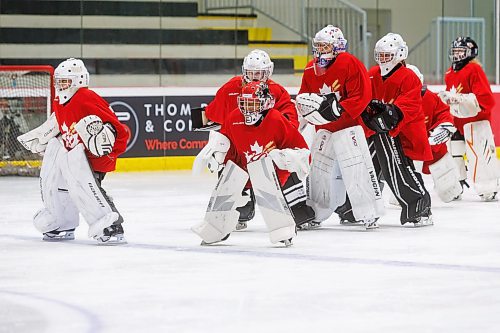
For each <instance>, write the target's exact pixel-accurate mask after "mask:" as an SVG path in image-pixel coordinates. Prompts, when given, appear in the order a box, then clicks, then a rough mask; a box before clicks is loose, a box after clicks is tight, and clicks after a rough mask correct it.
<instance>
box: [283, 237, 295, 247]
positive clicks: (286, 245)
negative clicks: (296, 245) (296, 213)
mask: <svg viewBox="0 0 500 333" xmlns="http://www.w3.org/2000/svg"><path fill="white" fill-rule="evenodd" d="M280 243H283V244H284V245H285V247H290V246H292V245H293V243H292V238H289V239H285V240H282V241H280Z"/></svg>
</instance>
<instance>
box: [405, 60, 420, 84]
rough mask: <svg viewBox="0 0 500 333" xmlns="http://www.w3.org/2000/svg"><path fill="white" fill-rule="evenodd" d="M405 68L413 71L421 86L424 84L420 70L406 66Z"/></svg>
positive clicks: (413, 66)
mask: <svg viewBox="0 0 500 333" xmlns="http://www.w3.org/2000/svg"><path fill="white" fill-rule="evenodd" d="M406 68H408V69H411V70H412V71H413V73H415V74H416V75H417V77H418V79H419V80H420V82H422V84H424V75H423V74H422V73H421V72H420V70H419V69H418V67H417V66H415V65H408V64H406Z"/></svg>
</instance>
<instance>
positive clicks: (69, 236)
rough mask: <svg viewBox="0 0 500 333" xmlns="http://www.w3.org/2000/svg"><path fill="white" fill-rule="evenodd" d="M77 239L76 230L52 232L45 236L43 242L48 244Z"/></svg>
mask: <svg viewBox="0 0 500 333" xmlns="http://www.w3.org/2000/svg"><path fill="white" fill-rule="evenodd" d="M74 239H75V229H68V230H52V231H49V232H46V233H44V234H43V240H44V241H48V242H59V241H66V240H74Z"/></svg>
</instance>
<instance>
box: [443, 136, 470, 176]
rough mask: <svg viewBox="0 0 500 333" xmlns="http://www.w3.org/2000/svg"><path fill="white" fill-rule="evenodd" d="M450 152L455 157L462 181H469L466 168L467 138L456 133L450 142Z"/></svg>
mask: <svg viewBox="0 0 500 333" xmlns="http://www.w3.org/2000/svg"><path fill="white" fill-rule="evenodd" d="M447 144H448V151H449V152H450V154H451V156H452V157H453V161H454V162H455V165H456V166H457V169H458V173H459V175H460V180H461V181H465V180H466V179H467V167H466V166H465V159H464V156H465V138H464V137H463V135H462V134H460V132H458V131H457V132H455V134H453V136H452V137H451V140H450V141H448V143H447Z"/></svg>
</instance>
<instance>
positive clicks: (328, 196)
mask: <svg viewBox="0 0 500 333" xmlns="http://www.w3.org/2000/svg"><path fill="white" fill-rule="evenodd" d="M311 156H312V162H311V171H310V174H309V177H308V178H307V183H306V184H307V185H306V189H307V197H308V200H307V204H308V205H309V206H311V207H312V208H313V209H314V212H315V213H316V218H315V221H316V222H322V221H324V220H326V219H328V218H329V217H330V215H332V213H333V211H334V210H335V209H336V208H337V207H338V206H340V205H342V204H343V203H344V202H345V200H346V196H345V194H346V190H345V186H344V180H343V179H342V174H341V172H340V166H339V164H338V161H337V160H336V157H335V150H334V147H333V139H332V133H331V132H329V131H327V130H319V131H318V132H317V133H316V136H315V138H314V142H313V145H312V148H311Z"/></svg>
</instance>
